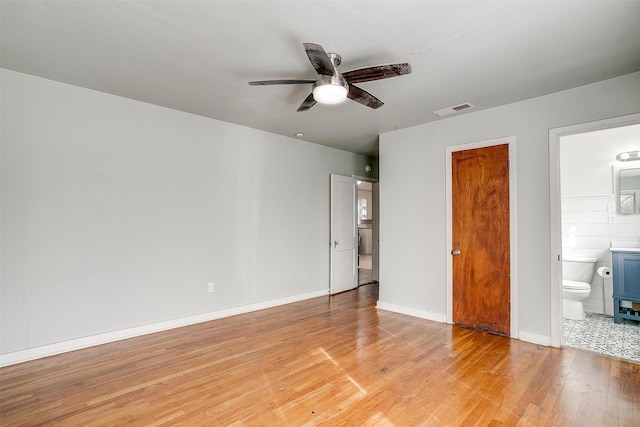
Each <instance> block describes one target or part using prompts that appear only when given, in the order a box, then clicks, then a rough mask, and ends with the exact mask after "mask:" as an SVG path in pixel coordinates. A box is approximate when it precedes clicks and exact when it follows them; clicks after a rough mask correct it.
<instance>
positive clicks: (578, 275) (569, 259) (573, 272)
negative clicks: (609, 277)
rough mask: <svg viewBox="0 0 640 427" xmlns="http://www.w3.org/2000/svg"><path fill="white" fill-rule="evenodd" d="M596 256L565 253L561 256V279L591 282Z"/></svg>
mask: <svg viewBox="0 0 640 427" xmlns="http://www.w3.org/2000/svg"><path fill="white" fill-rule="evenodd" d="M596 262H598V259H597V258H591V257H581V256H575V255H567V256H563V257H562V280H572V281H575V282H586V283H589V284H591V280H593V274H594V273H595V269H596Z"/></svg>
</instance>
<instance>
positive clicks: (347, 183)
mask: <svg viewBox="0 0 640 427" xmlns="http://www.w3.org/2000/svg"><path fill="white" fill-rule="evenodd" d="M357 197H358V193H357V187H356V180H355V178H352V177H349V176H340V175H333V174H332V175H331V241H330V245H331V283H330V286H329V288H330V292H331V294H337V293H339V292H344V291H348V290H350V289H354V288H357V287H358V265H357V263H358V253H357V249H358V234H357V233H358V225H357V222H356V203H357Z"/></svg>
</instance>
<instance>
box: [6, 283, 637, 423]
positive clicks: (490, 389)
mask: <svg viewBox="0 0 640 427" xmlns="http://www.w3.org/2000/svg"><path fill="white" fill-rule="evenodd" d="M376 300H377V285H375V284H374V285H367V286H362V287H360V288H358V289H357V290H354V291H350V292H345V293H343V294H338V295H335V296H333V297H328V296H327V297H320V298H314V299H311V300H307V301H302V302H298V303H294V304H289V305H286V306H282V307H277V308H272V309H268V310H262V311H259V312H255V313H249V314H243V315H239V316H235V317H230V318H225V319H220V320H215V321H212V322H207V323H201V324H198V325H193V326H189V327H184V328H180V329H174V330H171V331H166V332H161V333H157V334H153V335H147V336H143V337H138V338H133V339H129V340H124V341H120V342H116V343H111V344H106V345H102V346H98V347H93V348H88V349H83V350H79V351H75V352H70V353H66V354H61V355H57V356H53V357H49V358H45V359H40V360H36V361H32V362H27V363H23V364H19V365H14V366H8V367H5V368H2V369H0V411H1V412H0V414H1V415H0V424H1V425H2V426H5V427H6V426H26V425H29V426H31V425H59V426H89V425H90V426H99V425H108V426H114V425H124V424H128V425H145V426H155V425H187V426H193V425H195V426H198V425H215V426H225V425H229V426H254V425H255V426H301V425H309V426H313V425H340V426H343V425H344V426H373V425H375V426H392V425H393V426H417V425H451V426H458V425H465V426H466V425H477V426H488V425H492V426H496V425H508V426H515V425H523V426H529V425H541V426H542V425H544V426H550V425H553V426H599V425H611V426H638V425H640V364H637V363H633V362H626V361H622V360H619V359H614V358H610V357H607V356H601V355H597V354H594V353H590V352H586V351H581V350H577V349H571V348H567V349H555V348H549V347H542V346H537V345H534V344H529V343H525V342H521V341H518V340H511V339H509V338H504V337H501V336H497V335H491V334H488V333H484V332H479V331H475V330H470V329H464V328H460V327H456V326H451V325H446V324H440V323H434V322H430V321H427V320H422V319H418V318H413V317H409V316H404V315H401V314H397V313H391V312H386V311H383V310H376V309H375V308H374V306H375V302H376Z"/></svg>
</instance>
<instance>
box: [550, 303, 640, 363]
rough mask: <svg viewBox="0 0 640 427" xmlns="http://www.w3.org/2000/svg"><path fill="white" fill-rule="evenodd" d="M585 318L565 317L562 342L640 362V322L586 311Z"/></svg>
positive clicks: (567, 345) (568, 345) (565, 344)
mask: <svg viewBox="0 0 640 427" xmlns="http://www.w3.org/2000/svg"><path fill="white" fill-rule="evenodd" d="M585 314H586V318H585V319H584V320H569V319H562V345H564V346H566V347H574V348H579V349H582V350H589V351H595V352H598V353H602V354H606V355H609V356H614V357H619V358H621V359H626V360H632V361H635V362H640V322H636V321H634V320H626V319H621V320H620V323H619V324H617V325H616V324H615V323H613V317H612V316H606V315H603V314H596V313H585Z"/></svg>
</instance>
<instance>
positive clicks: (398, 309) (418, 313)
mask: <svg viewBox="0 0 640 427" xmlns="http://www.w3.org/2000/svg"><path fill="white" fill-rule="evenodd" d="M376 308H377V309H380V310H387V311H393V312H395V313H400V314H406V315H408V316H413V317H419V318H421V319H427V320H433V321H434V322H440V323H447V316H446V315H444V314H440V313H431V312H428V311H424V310H417V309H415V308H408V307H403V306H400V305H395V304H388V303H385V302H381V301H378V303H377V304H376ZM511 338H513V339H519V340H521V341H526V342H530V343H533V344H540V345H544V346H550V345H551V337H550V336H548V335H539V334H534V333H531V332H526V331H518V336H517V337H515V336H512V337H511Z"/></svg>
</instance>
